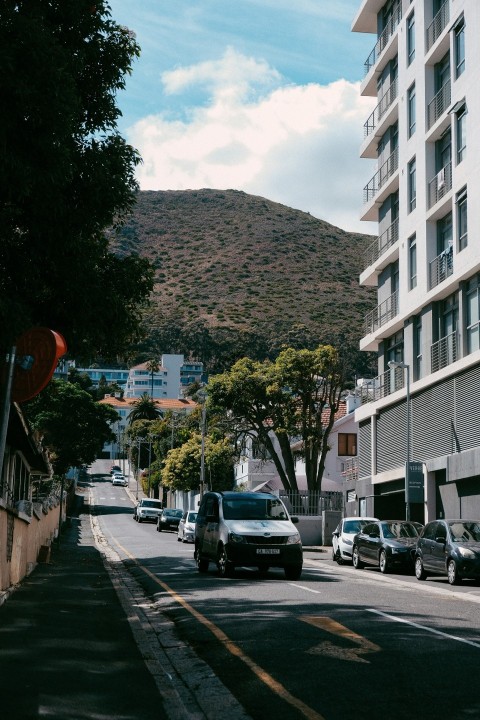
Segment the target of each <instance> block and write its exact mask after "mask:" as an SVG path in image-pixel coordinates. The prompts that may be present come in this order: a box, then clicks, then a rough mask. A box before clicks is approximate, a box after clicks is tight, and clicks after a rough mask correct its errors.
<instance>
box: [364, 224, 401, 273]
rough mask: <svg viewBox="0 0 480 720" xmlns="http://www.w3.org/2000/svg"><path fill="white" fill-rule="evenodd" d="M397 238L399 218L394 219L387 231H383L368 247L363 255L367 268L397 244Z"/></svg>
mask: <svg viewBox="0 0 480 720" xmlns="http://www.w3.org/2000/svg"><path fill="white" fill-rule="evenodd" d="M397 240H398V218H397V219H396V220H394V221H393V223H392V224H391V225H390V226H389V227H388V228H387V229H386V230H385V232H383V233H382V234H381V235H380V236H379V237H377V238H376V239H375V240H374V241H373V242H372V243H370V245H369V246H368V247H367V249H366V250H365V254H364V256H363V259H364V267H366V268H367V267H370V265H373V263H374V262H376V261H377V260H378V258H379V257H381V256H382V255H383V253H384V252H385V251H386V250H388V249H389V248H391V247H392V245H395V243H396V242H397Z"/></svg>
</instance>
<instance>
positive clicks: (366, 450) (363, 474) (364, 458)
mask: <svg viewBox="0 0 480 720" xmlns="http://www.w3.org/2000/svg"><path fill="white" fill-rule="evenodd" d="M359 431H360V441H359V443H358V451H359V452H358V477H359V479H362V478H368V477H370V476H371V474H372V461H371V457H372V423H371V420H368V421H366V422H363V423H360V428H359Z"/></svg>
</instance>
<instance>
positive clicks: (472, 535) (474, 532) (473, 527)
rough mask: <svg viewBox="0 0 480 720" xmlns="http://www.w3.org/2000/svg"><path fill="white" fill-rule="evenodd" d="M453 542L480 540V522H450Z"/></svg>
mask: <svg viewBox="0 0 480 720" xmlns="http://www.w3.org/2000/svg"><path fill="white" fill-rule="evenodd" d="M448 526H449V528H450V533H451V535H452V540H453V542H480V522H467V521H463V522H452V523H448Z"/></svg>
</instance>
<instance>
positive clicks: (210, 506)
mask: <svg viewBox="0 0 480 720" xmlns="http://www.w3.org/2000/svg"><path fill="white" fill-rule="evenodd" d="M294 523H298V518H296V517H292V518H291V517H290V516H289V514H288V511H287V509H286V507H285V505H284V504H283V502H282V501H281V500H280V499H279V498H278V497H277V496H276V495H271V494H270V493H262V492H207V493H205V495H204V496H203V498H202V502H201V503H200V507H199V509H198V514H197V520H196V523H195V560H196V563H197V569H198V571H199V572H201V573H205V572H207V570H208V566H209V563H210V562H214V563H216V565H217V569H218V574H219V575H220V576H221V577H229V576H231V575H232V574H233V572H234V570H235V567H237V566H242V565H245V566H250V567H251V566H254V567H258V569H259V570H261V571H267V570H268V569H269V568H270V567H280V568H283V569H284V572H285V576H286V578H287V579H288V580H298V579H299V577H300V576H301V574H302V565H303V551H302V542H301V539H300V533H299V532H298V531H297V529H296V528H295V525H294Z"/></svg>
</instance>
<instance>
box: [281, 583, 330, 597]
mask: <svg viewBox="0 0 480 720" xmlns="http://www.w3.org/2000/svg"><path fill="white" fill-rule="evenodd" d="M289 585H291V586H292V587H295V588H300V590H306V591H307V592H311V593H316V594H317V595H321V594H322V592H321V590H312V589H311V588H308V587H305V585H297V584H296V583H289Z"/></svg>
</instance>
